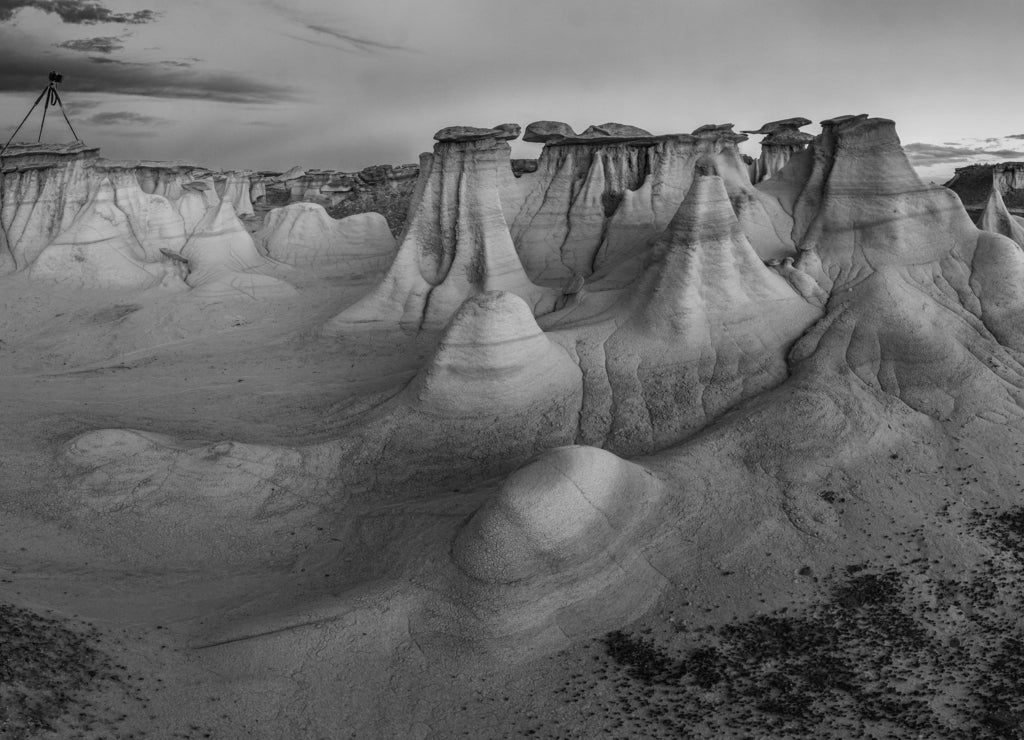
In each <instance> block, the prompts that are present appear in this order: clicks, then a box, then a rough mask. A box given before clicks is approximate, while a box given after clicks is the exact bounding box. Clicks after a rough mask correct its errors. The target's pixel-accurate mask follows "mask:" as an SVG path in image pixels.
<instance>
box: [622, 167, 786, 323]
mask: <svg viewBox="0 0 1024 740" xmlns="http://www.w3.org/2000/svg"><path fill="white" fill-rule="evenodd" d="M630 292H631V293H632V296H633V297H632V300H631V306H630V309H629V310H630V314H631V321H632V322H633V323H634V325H635V326H636V327H638V328H642V330H643V331H645V332H661V331H676V332H678V331H685V330H687V328H691V327H692V326H694V325H695V324H699V323H701V322H703V321H706V320H707V316H708V312H709V311H712V312H714V311H720V312H722V313H725V314H729V313H735V311H736V309H737V308H738V307H740V306H742V305H744V304H750V303H755V302H757V303H759V302H762V301H776V300H778V301H789V300H793V299H794V298H795V297H796V296H795V294H794V293H793V291H792V289H790V288H789V286H788V285H787V284H786V282H785V281H784V280H782V279H781V278H780V277H778V276H777V275H776V274H775V273H773V272H772V271H771V270H769V269H768V268H766V267H765V266H764V264H763V263H762V262H761V260H760V259H759V258H758V256H757V254H756V253H755V252H754V249H753V247H751V246H750V242H749V241H748V240H747V238H746V236H745V235H744V233H743V230H742V228H741V227H740V223H739V221H738V219H737V218H736V214H735V212H734V211H733V209H732V203H731V200H730V198H729V194H728V192H727V191H726V189H725V183H724V182H723V181H722V178H720V177H718V176H714V175H709V176H702V175H698V176H697V177H696V179H694V181H693V185H692V186H691V187H690V192H689V193H688V194H687V196H686V199H685V200H684V201H683V202H682V204H681V205H680V207H679V211H678V212H677V213H676V215H675V217H674V218H673V219H672V222H671V223H670V224H669V227H668V229H666V231H665V233H664V234H663V235H662V237H661V238H660V239H659V240H658V241H657V242H656V243H655V245H654V248H653V249H652V251H651V255H650V256H649V257H648V265H647V268H646V269H645V270H644V273H643V275H642V276H641V278H640V280H639V281H638V282H637V284H636V286H635V288H634V289H633V290H631V291H630Z"/></svg>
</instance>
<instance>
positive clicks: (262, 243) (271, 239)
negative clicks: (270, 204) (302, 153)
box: [254, 203, 396, 273]
mask: <svg viewBox="0 0 1024 740" xmlns="http://www.w3.org/2000/svg"><path fill="white" fill-rule="evenodd" d="M254 238H255V240H256V247H257V249H259V250H260V252H261V253H263V254H265V255H267V256H268V257H270V258H272V259H275V260H279V261H281V262H286V263H288V264H290V265H295V266H299V267H313V268H316V269H317V270H324V269H328V270H343V271H344V272H345V273H353V272H354V273H360V272H366V271H376V270H382V269H384V268H386V267H387V266H388V265H389V264H390V263H391V260H392V259H394V256H395V248H396V245H395V238H394V236H392V235H391V230H390V229H389V228H388V222H387V219H385V218H384V217H383V216H382V215H380V214H379V213H358V214H355V215H353V216H348V217H346V218H342V219H334V218H331V216H330V215H328V213H327V211H326V210H325V209H324V207H323V206H321V205H319V204H317V203H292V204H290V205H287V206H285V207H283V208H275V209H274V210H272V211H271V212H270V213H268V214H267V215H266V220H265V221H264V223H263V228H262V229H260V230H259V231H258V232H257V233H256V234H255V235H254Z"/></svg>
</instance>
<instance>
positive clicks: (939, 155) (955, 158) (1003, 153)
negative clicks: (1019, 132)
mask: <svg viewBox="0 0 1024 740" xmlns="http://www.w3.org/2000/svg"><path fill="white" fill-rule="evenodd" d="M1009 138H1013V137H1009ZM903 149H904V151H906V153H907V156H908V157H909V158H910V162H911V164H913V165H915V166H926V165H931V164H943V163H948V162H961V161H963V160H965V159H969V158H972V157H986V158H989V159H1018V158H1020V157H1024V151H1017V150H1015V149H985V148H984V147H974V146H963V145H949V144H925V143H921V142H915V143H913V144H907V145H906V146H904V147H903Z"/></svg>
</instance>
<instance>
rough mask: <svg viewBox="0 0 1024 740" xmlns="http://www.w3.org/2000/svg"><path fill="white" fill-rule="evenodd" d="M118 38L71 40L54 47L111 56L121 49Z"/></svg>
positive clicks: (119, 38)
mask: <svg viewBox="0 0 1024 740" xmlns="http://www.w3.org/2000/svg"><path fill="white" fill-rule="evenodd" d="M121 41H122V39H121V37H119V36H97V37H96V38H91V39H72V40H70V41H64V42H63V43H60V44H54V46H57V47H60V48H61V49H71V51H88V52H91V53H93V54H113V53H114V52H115V51H117V50H118V49H123V48H124V45H122V44H121Z"/></svg>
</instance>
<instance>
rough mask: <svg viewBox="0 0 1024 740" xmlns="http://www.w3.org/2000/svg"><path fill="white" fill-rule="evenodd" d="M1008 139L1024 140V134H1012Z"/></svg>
mask: <svg viewBox="0 0 1024 740" xmlns="http://www.w3.org/2000/svg"><path fill="white" fill-rule="evenodd" d="M1006 138H1007V139H1024V134H1010V135H1009V136H1007V137H1006Z"/></svg>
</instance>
